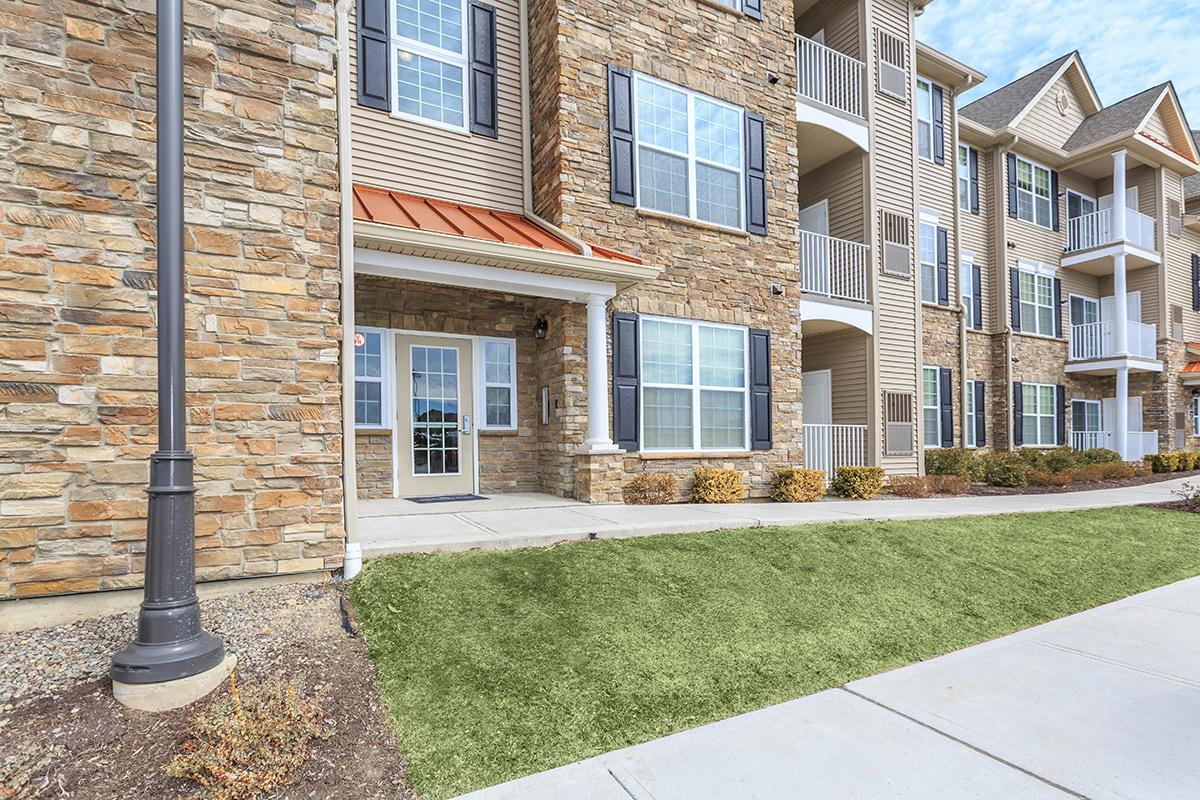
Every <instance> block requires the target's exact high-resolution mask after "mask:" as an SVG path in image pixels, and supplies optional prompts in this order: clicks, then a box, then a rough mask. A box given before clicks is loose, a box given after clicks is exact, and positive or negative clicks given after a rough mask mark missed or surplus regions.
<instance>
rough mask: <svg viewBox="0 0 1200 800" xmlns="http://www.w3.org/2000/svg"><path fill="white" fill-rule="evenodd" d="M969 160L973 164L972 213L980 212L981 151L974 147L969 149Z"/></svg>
mask: <svg viewBox="0 0 1200 800" xmlns="http://www.w3.org/2000/svg"><path fill="white" fill-rule="evenodd" d="M967 153H968V156H967V161H968V163H969V164H970V166H971V213H972V214H978V213H979V151H978V150H976V149H975V148H974V147H972V148H970V149H969V150H968V151H967Z"/></svg>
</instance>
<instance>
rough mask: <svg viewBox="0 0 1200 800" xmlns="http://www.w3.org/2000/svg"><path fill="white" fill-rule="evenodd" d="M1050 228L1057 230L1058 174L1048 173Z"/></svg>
mask: <svg viewBox="0 0 1200 800" xmlns="http://www.w3.org/2000/svg"><path fill="white" fill-rule="evenodd" d="M1050 227H1052V228H1054V230H1058V173H1057V172H1054V171H1053V170H1051V172H1050Z"/></svg>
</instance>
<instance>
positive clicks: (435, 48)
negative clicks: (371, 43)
mask: <svg viewBox="0 0 1200 800" xmlns="http://www.w3.org/2000/svg"><path fill="white" fill-rule="evenodd" d="M395 2H396V5H395V9H396V25H395V29H394V30H393V32H392V50H393V52H394V53H395V76H396V80H395V86H396V106H395V108H396V112H397V113H399V114H403V115H406V116H411V117H417V118H420V119H424V120H429V121H431V122H436V123H439V124H442V125H447V126H450V127H453V128H460V129H463V130H465V129H466V125H467V82H466V69H467V37H466V34H465V30H466V6H465V3H464V2H463V0H395Z"/></svg>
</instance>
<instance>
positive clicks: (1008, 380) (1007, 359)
mask: <svg viewBox="0 0 1200 800" xmlns="http://www.w3.org/2000/svg"><path fill="white" fill-rule="evenodd" d="M1009 137H1010V139H1009V142H1008V144H1007V145H1005V146H1004V147H1003V148H1002V149H1001V151H1000V154H1001V155H1002V156H1003V157H1004V158H1003V163H1004V164H1005V166H1004V167H1003V169H1006V170H1007V169H1008V167H1007V163H1008V153H1009V151H1011V150H1012V149H1013V148H1014V147H1016V146H1017V143H1018V142H1020V141H1021V137H1020V136H1018V135H1017V134H1015V133H1011V134H1009ZM1005 177H1006V178H1007V176H1005ZM1004 186H1005V189H1004V192H1005V202H1004V204H1003V206H1001V204H1000V203H997V204H996V206H997V208H996V209H995V212H994V213H995V214H996V216H997V217H998V218H999V219H1000V220H1003V221H1004V225H1003V227H1002V229H1001V231H1002V233H1001V235H1000V236H999V245H1000V259H999V260H1000V281H1001V285H1003V283H1004V280H1005V278H1006V277H1007V276H1008V275H1009V274H1010V272H1009V267H1008V222H1007V220H1008V197H1007V194H1008V188H1007V187H1008V182H1007V180H1006V181H1005V182H1004ZM1055 202H1058V201H1057V200H1055ZM1000 297H1001V298H1006V299H1005V302H1004V303H1003V304H1002V305H1003V306H1007V304H1008V303H1011V302H1012V290H1011V288H1010V290H1009V291H1007V292H1003V291H1002V292H1000ZM1013 335H1014V332H1013V327H1012V309H1011V308H1010V309H1008V313H1007V314H1005V315H1004V408H1005V416H1006V418H1007V423H1006V424H1005V426H1004V427H1005V428H1006V429H1007V430H1008V450H1009V452H1012V451H1013V450H1015V449H1016V441H1017V439H1016V436H1017V432H1016V420H1015V419H1014V418H1013Z"/></svg>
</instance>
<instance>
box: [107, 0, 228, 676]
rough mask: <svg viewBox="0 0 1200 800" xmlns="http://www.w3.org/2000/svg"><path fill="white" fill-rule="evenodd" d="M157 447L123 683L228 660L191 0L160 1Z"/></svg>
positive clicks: (119, 657)
mask: <svg viewBox="0 0 1200 800" xmlns="http://www.w3.org/2000/svg"><path fill="white" fill-rule="evenodd" d="M157 16H158V31H157V34H156V37H157V62H158V67H157V71H158V97H157V118H158V150H157V158H158V199H157V207H158V214H157V216H158V450H157V452H155V453H154V455H152V456H150V486H149V487H148V488H147V490H146V491H147V493H148V494H149V495H150V506H149V513H148V517H147V521H146V567H145V579H144V584H145V599H144V600H142V608H141V612H140V614H139V615H138V632H137V638H136V639H134V640H133V642H131V643H130V644H129V645H127V646H126V647H125V649H123V650H121V651H120V652H119V653H117V654H116V655H114V656H113V660H112V669H111V670H110V673H109V674H110V675H111V676H112V679H113V680H114V681H118V682H120V683H139V684H145V683H161V682H163V681H172V680H177V679H179V678H187V677H190V676H192V675H196V674H199V673H201V672H204V671H205V670H208V669H211V668H213V667H215V666H217V665H218V664H220V663H221V662H222V660H224V656H225V643H224V642H223V641H222V640H221V639H219V638H217V637H216V636H213V635H212V634H210V633H207V632H205V631H204V630H203V629H202V628H201V627H200V604H199V601H198V600H197V598H196V555H195V550H196V542H195V538H196V514H195V492H196V489H195V486H194V485H193V484H192V454H191V453H189V452H188V451H187V442H186V434H187V428H186V425H187V419H186V413H187V409H186V407H185V397H184V374H185V370H184V347H183V342H184V337H183V0H158V9H157Z"/></svg>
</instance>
